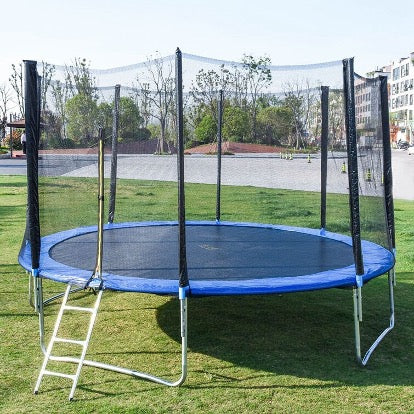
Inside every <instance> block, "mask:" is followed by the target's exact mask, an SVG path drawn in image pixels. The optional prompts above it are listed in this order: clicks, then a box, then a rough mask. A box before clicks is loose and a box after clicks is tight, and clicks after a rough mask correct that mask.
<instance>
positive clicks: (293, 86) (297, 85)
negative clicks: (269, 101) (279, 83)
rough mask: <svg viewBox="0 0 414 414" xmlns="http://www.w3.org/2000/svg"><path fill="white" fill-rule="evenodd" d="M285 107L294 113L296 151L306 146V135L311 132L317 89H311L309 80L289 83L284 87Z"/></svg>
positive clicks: (292, 143) (294, 143) (293, 143)
mask: <svg viewBox="0 0 414 414" xmlns="http://www.w3.org/2000/svg"><path fill="white" fill-rule="evenodd" d="M284 89H285V92H284V94H285V99H284V105H285V106H286V107H288V108H289V109H290V110H291V111H292V116H293V130H294V132H295V136H294V142H291V143H290V144H291V145H294V147H295V148H296V149H298V148H300V146H301V145H302V144H305V143H306V142H305V135H306V133H308V132H309V128H310V126H309V120H310V113H311V109H312V106H313V103H314V100H315V88H311V87H310V83H309V80H305V81H304V82H300V81H297V82H288V83H286V84H285V86H284Z"/></svg>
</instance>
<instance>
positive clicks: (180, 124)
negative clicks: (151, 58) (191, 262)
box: [175, 48, 188, 287]
mask: <svg viewBox="0 0 414 414" xmlns="http://www.w3.org/2000/svg"><path fill="white" fill-rule="evenodd" d="M182 64H183V63H182V55H181V50H180V49H179V48H177V51H176V53H175V97H176V106H177V150H178V151H177V175H178V231H179V243H178V245H179V247H178V250H179V252H178V262H179V286H180V287H186V286H188V272H187V252H186V237H185V195H184V115H183V113H184V112H183V67H182Z"/></svg>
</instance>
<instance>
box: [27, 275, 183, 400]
mask: <svg viewBox="0 0 414 414" xmlns="http://www.w3.org/2000/svg"><path fill="white" fill-rule="evenodd" d="M34 289H35V293H36V294H35V309H36V311H37V312H38V315H39V334H40V347H41V350H42V352H43V354H44V355H46V354H47V347H46V344H45V329H44V312H43V305H44V303H45V302H44V301H43V291H42V279H41V278H40V277H35V278H34ZM72 291H73V290H72ZM72 291H71V292H72ZM179 300H180V325H181V375H180V377H179V378H178V379H177V380H176V381H169V380H166V379H163V378H160V377H157V376H155V375H151V374H147V373H144V372H140V371H136V370H134V369H129V368H124V367H120V366H117V365H111V364H105V363H102V362H97V361H91V360H87V359H85V360H83V362H82V364H83V365H87V366H91V367H95V368H101V369H106V370H109V371H114V372H118V373H120V374H125V375H131V376H133V377H137V378H141V379H144V380H148V381H153V382H156V383H158V384H162V385H166V386H169V387H177V386H180V385H181V384H183V383H184V381H185V379H186V377H187V337H188V336H187V295H186V289H185V288H180V289H179ZM49 360H51V361H60V362H70V363H75V364H79V361H80V358H73V357H58V356H52V355H51V356H49ZM72 397H73V395H72ZM70 399H71V398H70Z"/></svg>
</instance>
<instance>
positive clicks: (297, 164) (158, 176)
mask: <svg viewBox="0 0 414 414" xmlns="http://www.w3.org/2000/svg"><path fill="white" fill-rule="evenodd" d="M392 157H393V178H394V197H395V198H397V199H399V198H400V199H407V200H414V156H409V155H408V153H407V151H402V150H393V151H392ZM105 158H106V166H105V174H106V176H108V177H109V169H110V162H109V160H110V158H109V157H105ZM344 161H346V159H345V154H343V153H342V154H341V153H336V154H330V157H329V159H328V184H327V186H328V191H332V192H341V193H342V192H347V185H348V182H347V174H342V173H341V167H342V163H343V162H344ZM43 164H44V168H45V171H44V172H45V174H46V175H50V174H51V173H52V171H53V172H54V173H56V172H58V174H61V175H67V176H85V177H88V176H89V177H90V176H96V173H97V167H96V158H95V157H93V156H90V155H89V156H87V155H85V156H77V157H76V160H75V159H73V158H70V157H68V156H64V155H56V156H50V155H49V156H44V162H43ZM176 169H177V160H176V156H154V155H121V156H120V157H119V159H118V177H120V178H135V179H152V180H165V181H176V180H177V173H176ZM25 173H26V160H24V159H20V158H13V159H1V160H0V174H2V175H22V174H25ZM216 174H217V160H216V158H215V157H214V156H205V155H190V156H186V157H185V178H186V181H187V182H192V183H207V184H215V183H216V180H217V177H216ZM222 183H223V184H224V185H247V186H256V187H267V188H286V189H297V190H307V191H318V190H319V185H320V184H319V183H320V159H319V157H318V156H312V157H311V162H310V163H308V161H307V157H306V156H303V155H302V156H300V157H296V158H294V159H293V160H284V159H280V157H279V156H275V155H268V154H243V155H236V156H224V157H223V160H222ZM364 185H365V187H364V188H363V189H362V190H363V191H364V193H365V194H375V192H376V191H381V190H380V188H379V185H380V183H379V182H376V183H369V185H366V184H364Z"/></svg>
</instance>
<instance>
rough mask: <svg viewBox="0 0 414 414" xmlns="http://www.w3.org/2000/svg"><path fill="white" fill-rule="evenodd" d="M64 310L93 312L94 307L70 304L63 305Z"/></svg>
mask: <svg viewBox="0 0 414 414" xmlns="http://www.w3.org/2000/svg"><path fill="white" fill-rule="evenodd" d="M63 308H64V309H65V310H73V311H79V312H91V313H93V312H95V308H83V307H81V306H70V305H65V306H64V307H63Z"/></svg>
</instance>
